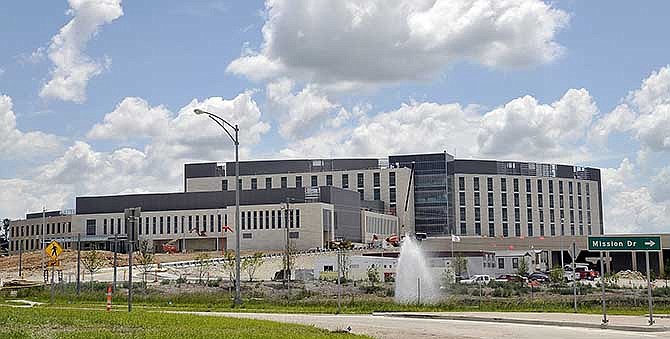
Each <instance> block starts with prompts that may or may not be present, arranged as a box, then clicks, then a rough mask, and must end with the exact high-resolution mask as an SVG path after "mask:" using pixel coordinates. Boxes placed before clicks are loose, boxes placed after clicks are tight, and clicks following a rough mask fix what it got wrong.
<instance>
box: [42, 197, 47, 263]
mask: <svg viewBox="0 0 670 339" xmlns="http://www.w3.org/2000/svg"><path fill="white" fill-rule="evenodd" d="M46 222H47V208H46V207H44V206H42V232H40V234H41V237H42V240H41V241H40V252H41V253H42V274H44V229H45V228H46Z"/></svg>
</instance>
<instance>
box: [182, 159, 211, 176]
mask: <svg viewBox="0 0 670 339" xmlns="http://www.w3.org/2000/svg"><path fill="white" fill-rule="evenodd" d="M217 173H218V172H217V165H216V163H215V162H207V163H199V164H185V165H184V176H185V177H186V178H207V177H216V176H218V174H217Z"/></svg>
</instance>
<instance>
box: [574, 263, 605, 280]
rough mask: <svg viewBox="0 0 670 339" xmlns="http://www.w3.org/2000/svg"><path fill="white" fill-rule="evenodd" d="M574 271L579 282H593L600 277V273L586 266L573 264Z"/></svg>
mask: <svg viewBox="0 0 670 339" xmlns="http://www.w3.org/2000/svg"><path fill="white" fill-rule="evenodd" d="M575 271H576V272H577V273H579V279H580V280H593V279H595V278H597V277H599V276H600V273H598V271H594V270H592V269H591V268H590V267H589V265H588V264H575Z"/></svg>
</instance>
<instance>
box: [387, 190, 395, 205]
mask: <svg viewBox="0 0 670 339" xmlns="http://www.w3.org/2000/svg"><path fill="white" fill-rule="evenodd" d="M389 201H390V202H391V203H394V202H396V196H395V187H391V188H389Z"/></svg>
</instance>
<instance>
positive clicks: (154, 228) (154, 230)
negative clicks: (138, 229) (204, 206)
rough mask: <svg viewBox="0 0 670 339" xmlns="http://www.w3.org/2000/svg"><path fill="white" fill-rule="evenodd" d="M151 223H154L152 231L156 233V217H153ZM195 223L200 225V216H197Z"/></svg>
mask: <svg viewBox="0 0 670 339" xmlns="http://www.w3.org/2000/svg"><path fill="white" fill-rule="evenodd" d="M151 225H152V231H153V233H152V234H156V229H157V227H156V217H152V219H151ZM195 225H196V227H197V226H198V217H195Z"/></svg>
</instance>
